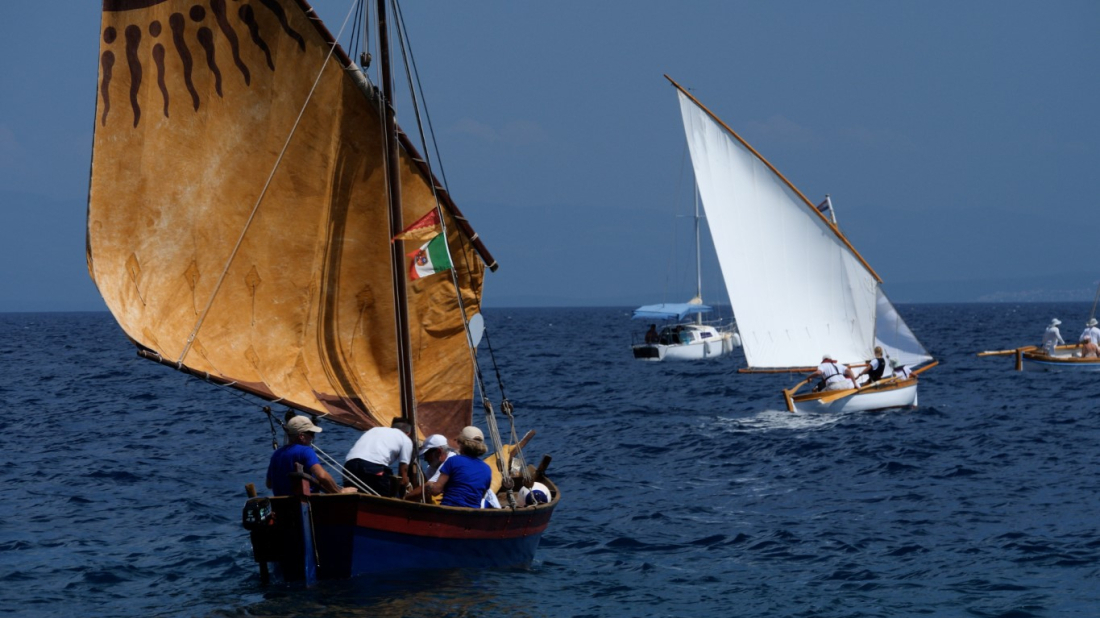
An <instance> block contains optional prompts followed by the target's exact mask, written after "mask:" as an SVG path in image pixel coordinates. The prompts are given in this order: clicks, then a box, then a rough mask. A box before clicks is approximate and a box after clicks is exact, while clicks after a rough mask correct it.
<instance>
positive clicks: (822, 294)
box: [665, 75, 936, 412]
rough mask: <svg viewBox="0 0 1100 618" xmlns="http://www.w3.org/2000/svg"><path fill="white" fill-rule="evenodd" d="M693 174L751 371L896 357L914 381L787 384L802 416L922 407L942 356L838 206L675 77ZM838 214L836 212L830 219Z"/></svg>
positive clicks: (787, 393) (791, 407) (788, 394)
mask: <svg viewBox="0 0 1100 618" xmlns="http://www.w3.org/2000/svg"><path fill="white" fill-rule="evenodd" d="M665 77H666V79H668V80H669V81H670V82H672V85H673V86H675V88H676V90H677V93H678V96H679V101H680V112H681V115H682V118H683V122H684V132H685V134H686V136H687V142H688V149H689V151H690V153H691V162H692V167H693V169H694V171H695V181H696V185H697V186H698V188H699V194H700V197H701V201H702V204H703V209H704V210H705V212H706V216H707V223H708V225H709V227H710V230H711V234H712V236H714V237H715V238H737V240H738V241H737V242H736V243H731V242H727V243H718V242H716V243H715V249H716V251H717V253H718V261H719V264H720V265H721V268H722V276H723V278H724V279H725V284H726V291H727V292H728V293H729V299H730V304H731V305H732V306H733V313H734V318H735V320H736V322H737V330H738V334H739V336H740V339H741V347H742V350H743V351H744V354H745V361H746V364H747V365H748V367H747V368H746V369H741V370H739V371H741V372H747V373H754V372H764V373H776V372H807V373H808V372H812V371H813V370H814V369H815V368H816V367H817V365H818V363H819V362H820V359H821V358H822V356H823V355H825V354H829V355H831V356H832V358H835V359H837V360H839V361H841V362H843V363H845V364H847V365H849V366H851V365H854V364H857V363H862V362H864V361H866V360H867V359H871V358H873V350H874V349H875V348H876V347H881V348H882V349H883V351H884V353H885V356H886V358H889V359H892V360H894V361H897V362H898V363H900V364H901V365H904V366H906V367H909V368H910V369H911V374H910V375H909V376H907V377H905V378H891V377H888V378H887V379H885V380H881V381H880V382H877V383H872V384H870V385H862V386H861V387H860V388H849V389H844V390H832V391H826V392H814V391H809V392H800V391H801V389H803V388H804V387H810V383H809V382H810V381H809V380H808V379H807V380H803V381H801V382H799V383H798V384H797V385H795V386H794V387H793V388H789V389H786V390H784V391H783V395H784V399H785V400H786V403H787V408H788V409H789V410H790V411H792V412H794V411H818V410H823V411H857V410H877V409H883V408H894V407H902V406H913V405H916V402H917V380H916V378H915V377H913V375H912V374H919V373H921V372H923V371H925V370H926V369H928V368H930V367H932V366H934V365H935V364H936V362H935V361H934V360H933V358H932V356H931V355H930V354H929V353H928V351H927V350H926V349H925V348H924V346H923V345H921V343H920V342H919V341H918V340H917V338H916V336H914V334H913V332H912V331H911V330H910V329H909V327H908V326H907V325H906V324H905V321H904V320H903V319H902V318H901V316H900V315H899V314H898V312H897V309H896V308H895V307H894V305H893V304H892V303H891V302H890V300H889V299H888V298H887V297H886V295H885V294H884V293H883V291H882V287H881V284H882V279H881V278H880V277H879V276H878V274H877V273H876V272H875V271H874V270H873V269H872V268H871V266H870V265H869V264H868V263H867V261H866V260H864V259H863V257H862V256H861V255H860V254H859V252H858V251H856V249H855V247H853V246H852V244H851V242H849V241H848V239H847V238H846V237H845V236H844V234H843V233H841V231H840V228H839V227H837V224H836V218H835V216H833V215H832V202H831V201H830V199H829V198H828V196H826V198H825V201H824V202H822V203H821V204H819V205H815V204H814V203H813V202H810V200H808V199H807V198H806V196H805V195H803V193H802V192H801V191H799V190H798V189H797V188H796V187H795V186H794V185H793V184H792V183H791V182H790V181H789V180H787V178H786V177H784V176H783V175H782V174H781V173H780V172H779V171H778V170H777V169H776V168H775V167H774V166H773V165H772V164H771V163H769V162H768V161H767V160H766V159H764V157H763V156H761V155H760V153H759V152H757V151H756V150H755V149H754V148H753V147H752V146H750V145H749V144H748V142H746V141H745V140H744V139H743V138H742V137H741V136H740V135H738V134H737V133H736V132H734V131H733V130H732V129H730V128H729V126H727V125H726V124H725V123H724V122H722V121H721V120H720V119H719V118H718V117H717V116H716V115H715V114H714V113H713V112H711V111H710V110H709V109H707V108H706V107H705V106H704V105H703V104H702V103H700V102H699V100H698V99H696V98H695V97H694V96H693V95H692V94H690V93H689V92H688V91H687V90H685V89H684V88H682V87H681V86H680V85H679V84H677V83H676V82H675V81H673V80H672V78H670V77H668V76H667V75H666V76H665ZM826 213H829V215H830V216H828V217H827V216H826Z"/></svg>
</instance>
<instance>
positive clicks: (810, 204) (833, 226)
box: [665, 75, 882, 283]
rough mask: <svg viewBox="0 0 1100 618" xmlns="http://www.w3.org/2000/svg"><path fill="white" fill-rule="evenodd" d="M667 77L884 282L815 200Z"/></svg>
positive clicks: (878, 280) (869, 270)
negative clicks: (808, 196) (770, 172)
mask: <svg viewBox="0 0 1100 618" xmlns="http://www.w3.org/2000/svg"><path fill="white" fill-rule="evenodd" d="M665 79H667V80H668V81H669V82H671V83H672V85H673V86H675V87H676V89H677V90H679V91H680V92H682V93H684V95H685V96H687V97H688V98H689V99H691V100H692V102H694V103H695V104H696V105H698V106H699V109H701V110H703V111H704V112H706V113H707V115H708V116H710V117H711V118H712V119H714V121H715V122H717V123H718V124H719V125H720V126H721V127H722V128H723V129H725V130H726V131H727V132H729V134H730V135H732V136H733V137H734V139H736V140H737V141H738V142H741V145H742V146H744V147H745V148H747V149H748V150H749V152H751V153H752V154H753V155H754V156H755V157H756V158H757V159H760V161H761V163H763V164H764V165H766V166H768V169H770V170H771V171H772V173H774V174H775V175H776V176H778V177H779V179H780V180H782V181H783V183H784V184H786V185H787V187H789V188H790V190H791V191H794V193H795V195H797V196H798V197H800V198H802V201H803V202H804V203H805V204H806V206H808V207H809V208H810V212H812V213H814V214H815V215H817V217H818V218H819V219H821V221H822V222H824V223H825V225H827V226H829V229H831V230H832V231H833V234H836V237H837V238H838V239H840V242H842V243H844V246H845V247H848V250H849V251H851V252H852V255H854V256H855V257H856V259H857V260H859V263H860V264H862V265H863V267H864V268H866V269H867V272H869V273H871V276H872V277H874V278H875V281H877V282H879V283H882V277H879V276H878V273H876V272H875V269H873V268H871V265H870V264H868V263H867V260H865V259H863V256H862V255H860V254H859V251H856V248H855V247H853V246H852V243H850V242H848V239H847V238H846V237H845V236H844V234H843V233H842V232H841V231H840V228H838V227H837V226H836V224H835V223H833V222H832V221H830V220H829V219H827V218H826V217H825V215H823V214H821V211H820V210H818V209H817V207H816V206H814V204H813V202H811V201H810V200H809V199H808V198H807V197H806V196H805V195H802V192H801V191H799V190H798V187H796V186H794V183H792V182H791V181H789V180H787V177H786V176H784V175H783V174H782V173H780V172H779V170H777V169H775V166H774V165H772V164H771V163H770V162H769V161H768V160H767V159H765V158H764V157H763V155H761V154H760V153H759V152H757V151H756V149H755V148H753V147H752V146H751V145H750V144H749V143H748V142H746V141H745V140H744V139H742V138H741V136H740V135H738V134H737V132H736V131H734V130H733V129H731V128H729V126H728V125H727V124H726V123H724V122H722V119H721V118H719V117H718V116H716V115H715V114H714V112H712V111H710V110H709V109H707V106H706V105H703V104H702V103H700V102H699V99H696V98H695V97H694V96H692V94H691V93H690V92H688V91H687V90H684V87H683V86H681V85H680V84H677V83H676V80H674V79H672V78H671V77H669V76H668V75H665Z"/></svg>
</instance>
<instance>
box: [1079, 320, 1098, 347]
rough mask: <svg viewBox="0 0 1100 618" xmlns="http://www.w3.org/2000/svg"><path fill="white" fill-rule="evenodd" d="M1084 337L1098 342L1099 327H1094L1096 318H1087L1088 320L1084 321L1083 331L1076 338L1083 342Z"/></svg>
mask: <svg viewBox="0 0 1100 618" xmlns="http://www.w3.org/2000/svg"><path fill="white" fill-rule="evenodd" d="M1085 339H1088V340H1089V341H1091V342H1093V343H1095V344H1100V328H1097V327H1096V318H1089V321H1088V322H1086V323H1085V332H1083V333H1081V336H1080V337H1078V339H1077V340H1078V341H1080V342H1081V343H1084V342H1085Z"/></svg>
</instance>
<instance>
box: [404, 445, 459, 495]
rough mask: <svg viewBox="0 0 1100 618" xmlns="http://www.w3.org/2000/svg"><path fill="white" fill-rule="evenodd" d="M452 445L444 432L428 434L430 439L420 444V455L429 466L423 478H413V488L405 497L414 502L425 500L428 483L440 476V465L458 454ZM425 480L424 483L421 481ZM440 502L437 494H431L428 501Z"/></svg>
mask: <svg viewBox="0 0 1100 618" xmlns="http://www.w3.org/2000/svg"><path fill="white" fill-rule="evenodd" d="M457 454H458V453H455V452H454V451H453V450H451V446H450V445H449V444H447V438H445V437H443V434H438V433H434V434H432V435H430V436H428V439H426V440H424V444H422V445H421V446H420V456H421V457H422V458H424V461H425V462H426V463H427V464H428V467H427V468H425V469H424V475H423V478H422V479H421V478H417V477H416V476H414V477H413V479H412V481H413V482H412V484H413V489H412V491H410V492H408V493H406V494H405V499H406V500H409V501H412V502H425V500H424V496H425V493H426V489H427V483H430V482H432V481H434V480H436V479H437V478H439V467H440V466H442V465H443V462H444V461H447V460H448V459H450V458H451V457H453V456H455V455H457ZM421 480H423V481H425V482H424V483H423V484H421V483H420V481H421ZM433 498H434V502H435V503H436V504H439V498H438V497H437V496H430V497H429V499H428V500H427V501H433V500H432V499H433Z"/></svg>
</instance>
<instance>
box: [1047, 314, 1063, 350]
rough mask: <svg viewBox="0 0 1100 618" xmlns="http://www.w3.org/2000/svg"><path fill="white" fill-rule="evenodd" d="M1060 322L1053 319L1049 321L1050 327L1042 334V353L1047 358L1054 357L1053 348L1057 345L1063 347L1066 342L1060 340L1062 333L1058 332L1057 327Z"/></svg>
mask: <svg viewBox="0 0 1100 618" xmlns="http://www.w3.org/2000/svg"><path fill="white" fill-rule="evenodd" d="M1061 323H1062V321H1061V320H1059V319H1058V318H1054V319H1053V320H1051V321H1050V326H1048V327H1047V329H1046V331H1044V332H1043V343H1042V346H1043V352H1044V353H1046V355H1047V356H1054V347H1055V346H1059V345H1065V344H1066V342H1065V341H1064V340H1063V339H1062V333H1061V332H1059V331H1058V325H1059V324H1061Z"/></svg>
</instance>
